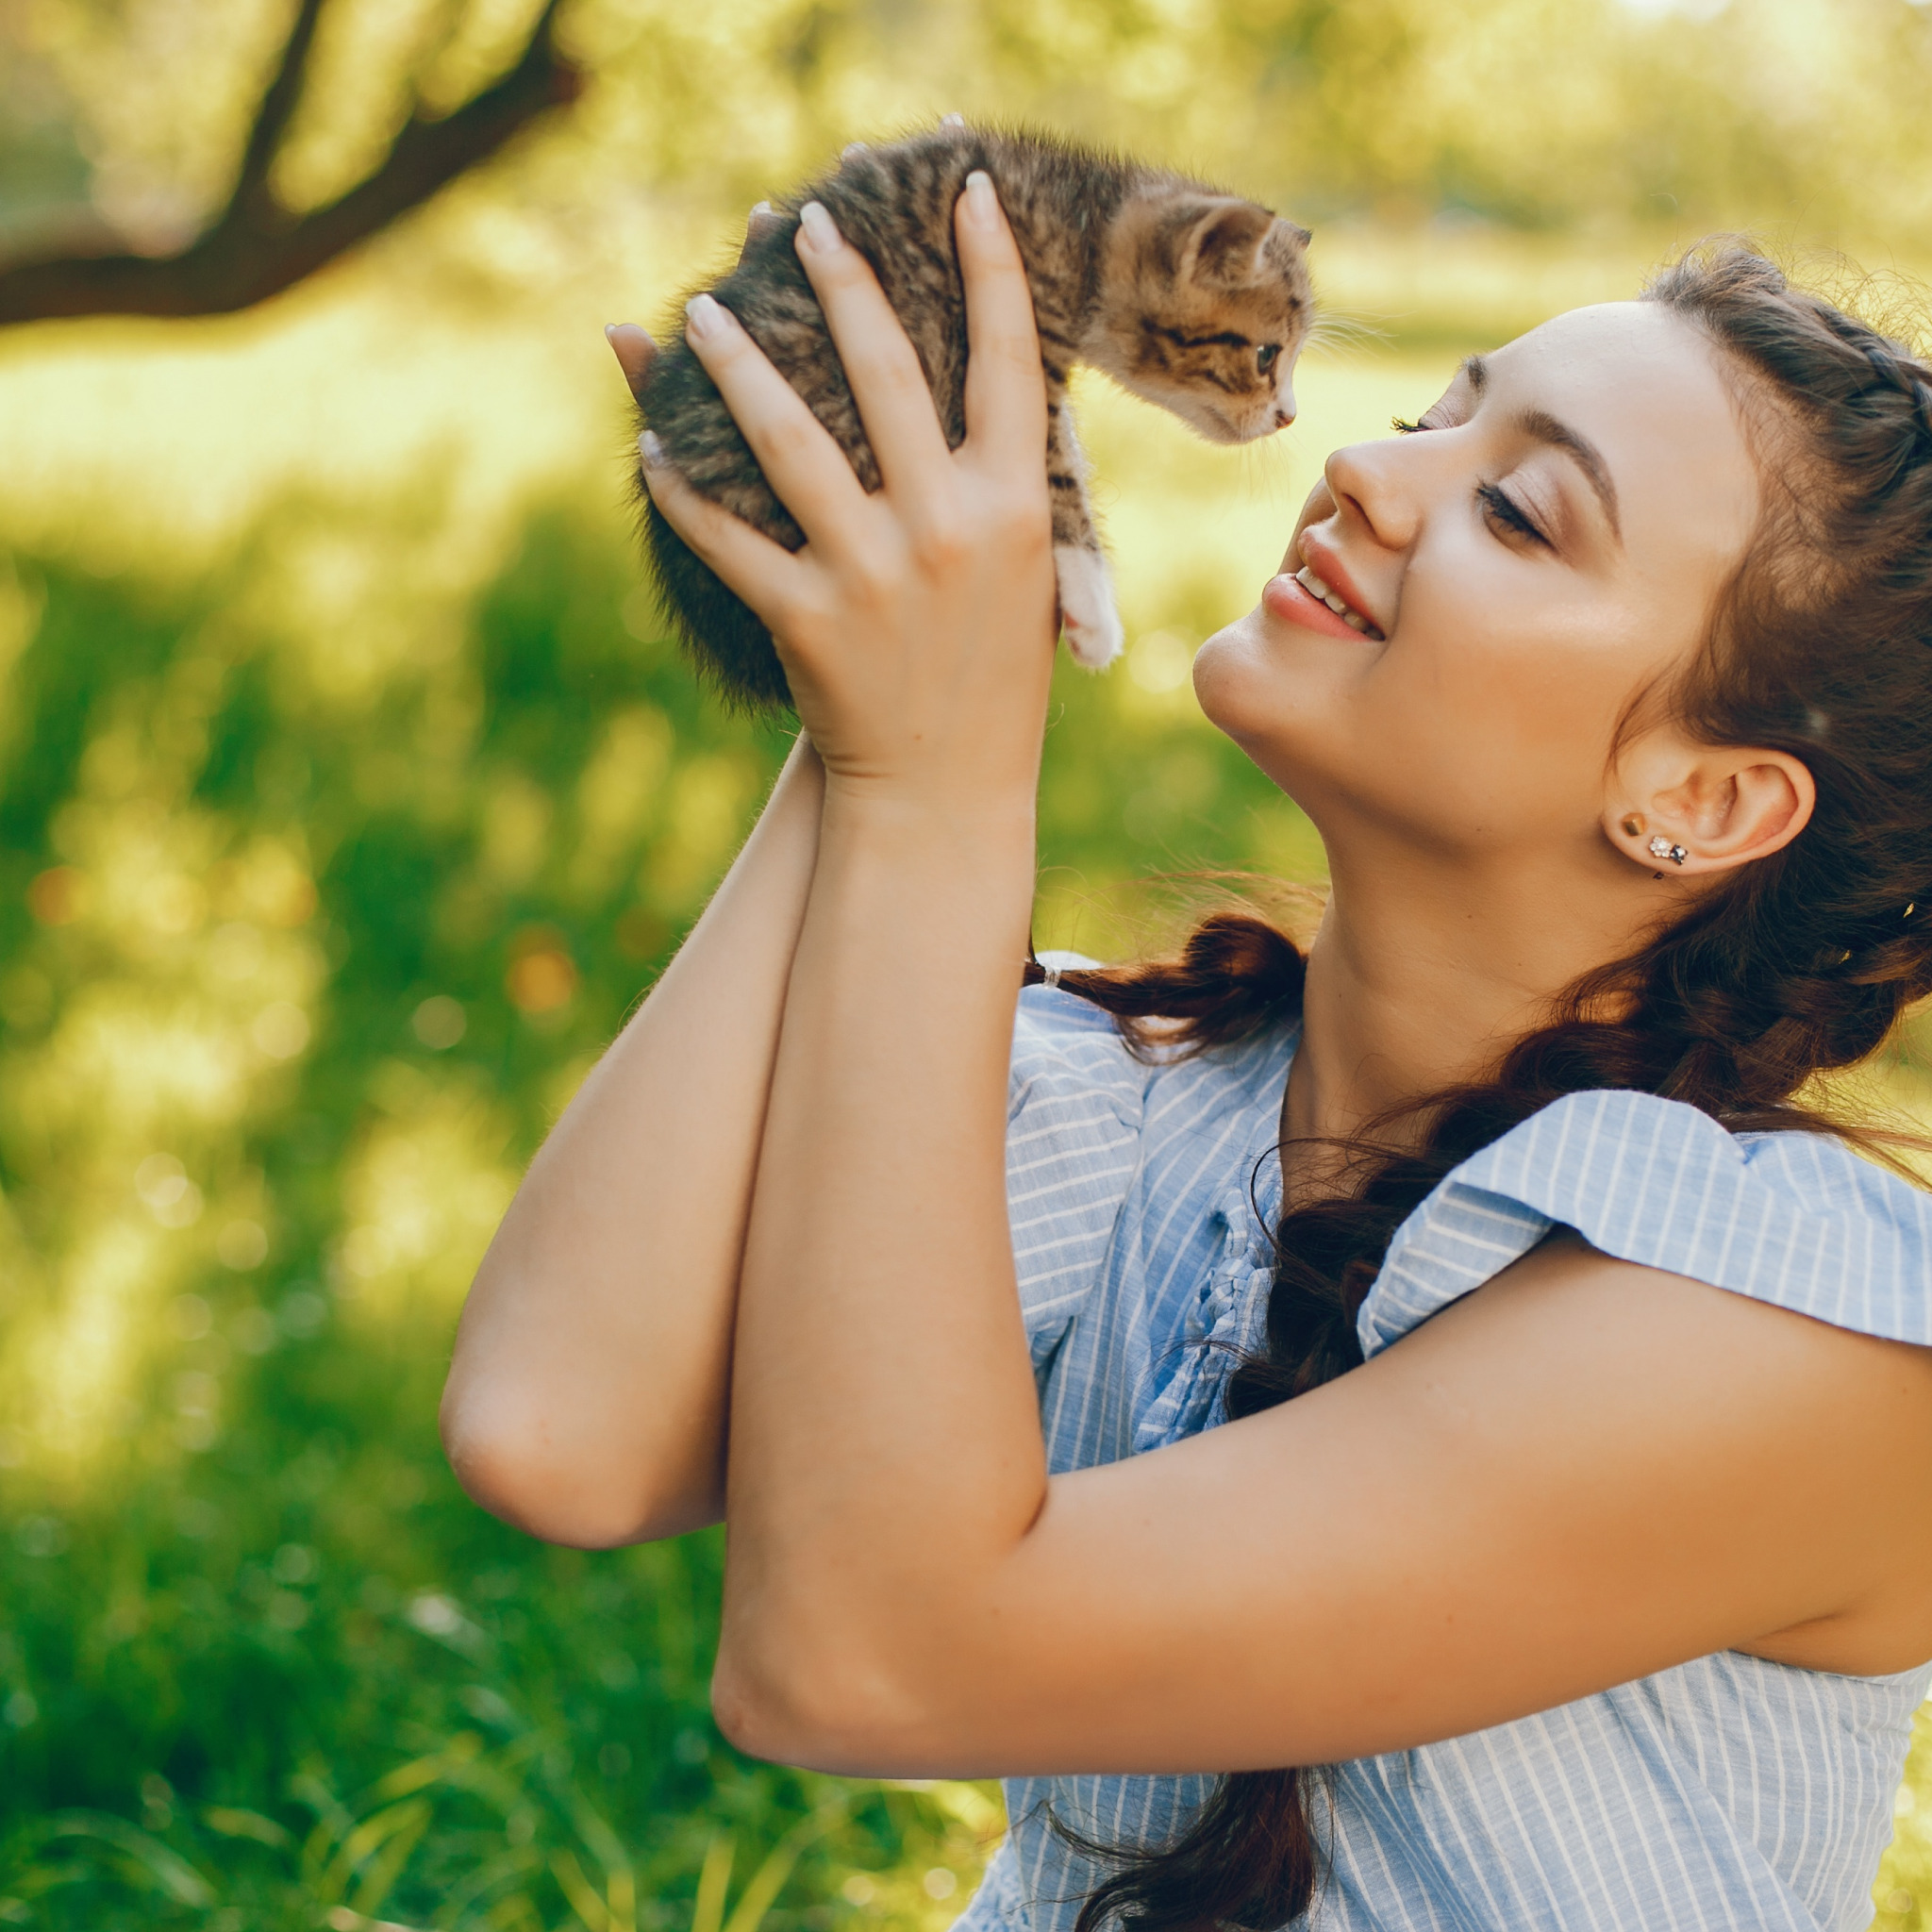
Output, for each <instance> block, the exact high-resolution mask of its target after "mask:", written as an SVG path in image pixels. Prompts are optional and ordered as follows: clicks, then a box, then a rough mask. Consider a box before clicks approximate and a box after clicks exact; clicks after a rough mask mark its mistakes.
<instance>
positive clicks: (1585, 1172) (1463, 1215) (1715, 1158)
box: [1359, 1091, 1932, 1354]
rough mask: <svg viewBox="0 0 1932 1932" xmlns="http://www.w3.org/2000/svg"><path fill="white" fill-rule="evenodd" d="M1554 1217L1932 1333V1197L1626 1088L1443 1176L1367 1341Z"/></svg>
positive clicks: (1890, 1331) (1529, 1123)
mask: <svg viewBox="0 0 1932 1932" xmlns="http://www.w3.org/2000/svg"><path fill="white" fill-rule="evenodd" d="M1555 1226H1568V1227H1574V1228H1575V1229H1576V1231H1577V1232H1578V1233H1579V1234H1581V1235H1582V1236H1583V1238H1584V1239H1585V1240H1586V1241H1589V1242H1590V1243H1591V1246H1592V1247H1594V1248H1596V1249H1598V1250H1599V1251H1600V1252H1602V1253H1604V1254H1607V1255H1611V1256H1614V1257H1617V1258H1618V1259H1620V1260H1626V1261H1633V1262H1636V1263H1639V1264H1640V1265H1641V1266H1644V1267H1649V1268H1657V1269H1663V1270H1666V1271H1668V1272H1669V1273H1671V1274H1684V1275H1689V1276H1690V1277H1691V1278H1692V1279H1693V1280H1697V1281H1706V1282H1708V1283H1710V1284H1711V1286H1713V1287H1716V1288H1724V1289H1728V1290H1731V1291H1734V1292H1737V1293H1740V1294H1745V1295H1749V1296H1751V1297H1752V1298H1753V1299H1755V1300H1758V1301H1764V1302H1770V1303H1773V1304H1775V1305H1776V1306H1778V1307H1787V1308H1790V1309H1793V1310H1795V1311H1796V1312H1798V1313H1801V1314H1806V1315H1810V1316H1813V1317H1815V1318H1816V1319H1818V1320H1820V1321H1824V1322H1830V1323H1832V1324H1836V1325H1838V1326H1840V1327H1846V1328H1855V1329H1858V1330H1860V1331H1862V1332H1864V1333H1867V1334H1872V1335H1881V1336H1885V1337H1887V1338H1889V1339H1890V1340H1893V1341H1911V1342H1917V1343H1921V1344H1932V1196H1928V1195H1926V1194H1924V1193H1923V1192H1921V1191H1919V1190H1918V1189H1916V1188H1914V1187H1913V1186H1912V1185H1911V1184H1910V1183H1908V1182H1907V1181H1906V1180H1903V1179H1902V1178H1900V1177H1899V1176H1898V1175H1897V1174H1890V1173H1888V1172H1887V1171H1886V1170H1885V1169H1883V1168H1881V1167H1878V1166H1876V1165H1875V1164H1874V1162H1872V1161H1870V1160H1868V1159H1866V1158H1863V1157H1862V1156H1860V1155H1859V1154H1857V1152H1855V1151H1854V1150H1853V1149H1852V1147H1850V1146H1849V1145H1848V1144H1847V1143H1846V1142H1844V1141H1840V1140H1838V1139H1836V1138H1834V1137H1832V1136H1830V1135H1826V1134H1818V1133H1804V1132H1791V1133H1769V1134H1741V1135H1734V1134H1732V1133H1730V1132H1728V1131H1727V1130H1726V1129H1725V1128H1724V1127H1723V1126H1722V1125H1720V1124H1718V1122H1716V1121H1715V1120H1713V1119H1712V1118H1711V1117H1710V1116H1709V1115H1708V1114H1706V1113H1704V1112H1701V1111H1700V1110H1699V1109H1698V1108H1693V1107H1689V1106H1686V1105H1685V1104H1684V1103H1682V1102H1681V1101H1674V1100H1665V1099H1661V1098H1659V1097H1658V1096H1657V1095H1656V1094H1653V1093H1637V1092H1630V1091H1591V1092H1584V1093H1571V1094H1566V1095H1564V1096H1563V1098H1561V1099H1560V1100H1557V1101H1554V1102H1553V1103H1552V1104H1551V1105H1550V1106H1548V1107H1546V1108H1543V1109H1542V1110H1541V1112H1539V1113H1536V1114H1533V1115H1531V1117H1530V1118H1529V1119H1528V1120H1526V1121H1524V1122H1523V1123H1522V1124H1520V1125H1518V1126H1516V1127H1514V1128H1512V1129H1511V1130H1510V1131H1509V1132H1508V1133H1507V1134H1505V1135H1503V1136H1502V1137H1501V1138H1500V1139H1499V1140H1497V1141H1492V1142H1491V1144H1490V1145H1489V1146H1488V1147H1485V1148H1484V1149H1482V1151H1481V1152H1480V1153H1478V1154H1475V1155H1474V1156H1472V1157H1471V1158H1469V1159H1468V1160H1466V1161H1464V1162H1463V1163H1462V1164H1461V1166H1459V1167H1458V1168H1457V1169H1456V1170H1455V1171H1454V1172H1453V1173H1451V1174H1449V1175H1448V1176H1447V1177H1446V1178H1445V1179H1444V1180H1443V1181H1442V1182H1441V1185H1440V1186H1438V1187H1437V1189H1436V1190H1435V1191H1434V1192H1433V1193H1431V1194H1430V1195H1429V1197H1428V1199H1427V1200H1425V1201H1424V1203H1423V1204H1422V1206H1421V1207H1419V1208H1417V1209H1416V1210H1415V1212H1414V1213H1412V1214H1411V1215H1410V1216H1409V1217H1408V1219H1407V1221H1406V1222H1405V1223H1404V1224H1402V1226H1401V1227H1400V1228H1398V1229H1397V1231H1396V1234H1395V1237H1394V1239H1393V1240H1392V1241H1391V1242H1390V1244H1389V1253H1388V1256H1387V1257H1386V1258H1385V1260H1384V1262H1383V1266H1382V1270H1381V1273H1380V1274H1379V1275H1378V1276H1377V1278H1376V1281H1375V1284H1374V1288H1373V1289H1372V1290H1371V1291H1370V1294H1369V1297H1368V1300H1367V1301H1366V1302H1364V1304H1363V1306H1362V1309H1361V1315H1360V1320H1359V1332H1360V1337H1361V1341H1362V1347H1363V1350H1364V1352H1365V1353H1368V1354H1374V1352H1375V1350H1376V1349H1379V1348H1382V1347H1386V1346H1387V1345H1388V1343H1389V1342H1391V1341H1394V1340H1395V1338H1396V1337H1397V1336H1399V1335H1402V1334H1405V1333H1407V1330H1408V1329H1410V1328H1412V1327H1414V1326H1415V1325H1416V1324H1418V1323H1420V1322H1422V1321H1424V1320H1425V1319H1426V1318H1427V1317H1428V1316H1429V1315H1431V1314H1433V1313H1435V1312H1436V1311H1437V1309H1439V1308H1441V1307H1444V1306H1446V1304H1447V1303H1449V1302H1451V1301H1453V1300H1455V1299H1456V1298H1457V1296H1458V1295H1462V1294H1466V1293H1468V1292H1469V1291H1471V1290H1472V1289H1474V1288H1477V1287H1480V1286H1481V1284H1482V1283H1483V1282H1485V1281H1487V1280H1489V1279H1490V1277H1491V1275H1493V1274H1497V1273H1499V1272H1500V1271H1501V1270H1502V1269H1504V1268H1506V1267H1507V1266H1508V1264H1509V1263H1510V1262H1511V1261H1513V1260H1515V1259H1517V1258H1518V1257H1520V1256H1522V1255H1524V1254H1525V1253H1527V1252H1528V1250H1529V1249H1530V1248H1532V1247H1534V1246H1535V1245H1536V1243H1537V1242H1538V1241H1541V1239H1542V1238H1543V1236H1544V1235H1545V1234H1547V1233H1548V1232H1549V1230H1550V1229H1551V1228H1552V1227H1555Z"/></svg>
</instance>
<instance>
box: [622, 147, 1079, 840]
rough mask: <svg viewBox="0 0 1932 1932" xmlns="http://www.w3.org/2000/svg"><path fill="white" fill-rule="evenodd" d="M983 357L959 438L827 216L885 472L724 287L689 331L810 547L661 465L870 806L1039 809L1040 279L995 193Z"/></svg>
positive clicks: (824, 281) (692, 318) (960, 214)
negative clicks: (854, 445) (872, 479)
mask: <svg viewBox="0 0 1932 1932" xmlns="http://www.w3.org/2000/svg"><path fill="white" fill-rule="evenodd" d="M955 226H956V234H957V238H958V252H959V263H960V269H961V272H962V274H963V275H964V278H965V284H966V304H967V316H968V341H969V344H970V351H971V361H970V364H969V367H968V372H967V381H966V440H965V441H964V442H963V443H962V444H961V445H960V446H959V448H958V450H949V449H948V448H947V447H946V442H945V436H944V433H943V431H942V430H941V426H940V423H939V418H938V415H937V413H936V412H935V410H934V408H933V404H932V398H931V394H930V392H929V391H928V390H927V388H926V384H925V377H924V373H923V371H922V370H921V367H920V363H919V358H918V356H917V355H916V354H915V352H914V350H913V348H912V344H911V343H910V342H909V341H908V340H907V337H906V333H905V331H904V330H903V329H902V328H901V327H900V325H899V322H898V318H897V317H896V316H895V315H894V314H893V312H892V310H891V306H890V305H889V304H888V302H887V301H886V298H885V296H884V294H883V292H882V291H880V289H879V286H878V283H877V280H876V279H875V278H874V275H873V273H872V270H871V268H870V267H869V266H868V265H867V263H866V261H865V260H864V258H863V257H861V256H860V255H859V253H858V250H857V249H855V248H853V247H851V246H850V245H848V244H847V243H846V242H844V241H843V240H842V239H841V237H840V235H839V233H838V231H837V229H836V228H835V227H834V226H833V224H832V220H831V217H830V216H829V215H828V214H827V213H826V212H825V211H824V209H823V208H819V207H818V206H817V205H816V204H813V205H812V206H811V207H809V208H807V209H806V210H805V218H804V223H803V225H802V226H801V228H800V230H799V237H798V253H799V258H800V260H801V261H802V262H803V263H804V265H805V269H806V273H807V274H808V275H809V276H810V278H811V283H812V287H813V289H814V290H815V291H817V294H818V297H819V301H820V303H821V304H822V305H823V307H824V312H825V318H826V321H827V323H828V324H829V325H830V327H831V331H832V336H833V340H834V341H836V342H837V344H838V347H839V351H840V354H841V357H842V358H843V359H844V363H845V369H846V374H847V377H848V379H849V380H850V382H851V385H852V391H853V394H854V397H855V398H856V400H857V402H858V409H859V414H860V417H861V419H862V421H863V422H864V425H865V431H866V435H867V437H868V438H869V439H870V441H871V443H872V446H873V450H874V454H875V455H876V457H877V458H878V463H879V469H880V472H881V475H882V476H883V478H884V487H883V488H882V489H881V490H880V491H878V492H877V493H876V494H875V495H868V494H867V493H866V491H864V489H863V488H862V487H861V486H860V484H859V482H858V477H857V476H856V475H854V474H853V471H852V466H851V465H850V463H849V462H848V461H847V460H846V458H845V456H844V453H843V452H842V451H841V449H840V447H839V445H838V444H837V443H836V442H835V441H833V440H832V438H831V436H830V435H829V434H828V433H827V432H826V431H825V429H824V427H823V426H822V425H820V423H819V422H818V420H817V419H816V418H815V417H814V416H813V415H812V413H811V411H810V410H809V409H808V408H807V407H806V405H805V404H804V403H803V402H802V401H801V400H800V399H799V397H798V395H797V394H796V392H795V391H793V390H792V388H791V385H790V384H789V383H788V382H787V381H786V380H785V378H784V377H783V376H782V375H779V374H778V372H777V371H776V370H775V369H774V367H773V366H772V364H771V363H770V362H769V361H768V360H767V359H766V358H765V357H764V355H763V353H762V352H761V351H760V350H759V349H758V345H757V343H755V342H754V341H752V339H751V337H750V336H749V335H748V334H746V332H745V330H744V329H743V328H742V327H741V325H740V324H739V323H738V321H737V320H736V318H734V317H733V316H732V315H731V313H730V312H729V311H728V310H727V309H726V308H724V306H723V305H722V304H720V303H718V302H716V301H714V300H713V299H712V298H710V297H709V296H699V297H698V298H697V299H696V300H695V301H694V302H693V303H692V304H691V308H690V311H689V319H688V325H687V329H686V337H687V340H688V341H690V343H691V347H692V349H693V350H694V351H695V352H696V354H697V356H698V358H699V359H700V360H701V361H702V362H703V363H704V366H705V368H706V369H707V371H708V373H709V374H710V375H711V378H712V380H713V381H714V382H716V383H717V385H718V388H719V390H720V391H721V392H722V394H723V395H724V399H725V401H726V402H727V403H728V404H729V406H730V408H731V411H732V414H733V415H734V416H735V417H736V418H737V419H738V423H739V426H740V427H741V429H742V430H743V432H744V435H745V439H746V441H748V442H749V443H750V444H751V447H752V449H753V451H754V452H755V453H756V455H757V457H758V461H759V464H760V465H761V466H762V468H763V470H764V473H765V475H766V477H767V478H768V480H769V481H770V482H771V485H772V487H773V489H774V491H776V492H777V493H778V495H779V496H780V498H782V499H783V501H784V503H785V505H786V507H787V508H789V509H790V510H791V513H792V515H793V516H794V517H796V518H797V520H798V523H799V525H800V527H801V528H802V529H803V530H804V531H805V534H806V545H805V548H804V549H803V550H801V551H799V552H798V553H796V554H795V555H794V554H792V553H791V552H789V551H787V550H785V549H784V548H783V547H782V546H781V545H779V544H777V543H774V541H771V539H769V538H767V537H765V536H763V535H762V534H760V533H759V532H758V531H756V530H754V529H752V528H751V526H750V525H747V524H744V523H742V522H741V521H740V520H738V519H737V518H735V517H733V516H731V515H730V514H728V513H727V512H726V511H724V510H723V509H721V508H718V507H717V506H716V505H715V504H712V503H710V502H709V501H708V500H707V499H705V498H703V497H701V496H699V495H698V494H697V493H696V492H695V491H693V490H691V488H690V486H689V485H687V484H686V483H685V482H684V480H683V479H682V478H681V477H680V476H679V475H677V474H676V472H675V471H674V470H672V469H671V468H669V467H668V466H667V465H665V464H664V463H662V462H661V461H654V460H653V458H654V457H655V455H656V446H655V443H654V442H653V441H652V440H651V439H650V438H649V437H648V436H647V437H646V438H645V439H644V441H643V448H644V456H645V465H646V467H645V473H644V474H645V482H646V484H647V485H648V487H649V489H650V491H651V494H652V496H653V498H654V499H655V500H656V502H657V504H658V508H660V509H661V510H662V511H663V512H664V514H665V516H666V517H667V518H669V520H670V521H671V523H672V524H673V525H674V526H675V528H676V529H677V531H678V533H679V535H681V536H682V537H683V538H684V540H685V541H686V542H687V543H689V544H690V545H691V548H692V549H693V550H695V551H696V552H697V554H698V555H699V556H700V557H702V558H704V560H705V561H706V562H707V563H708V564H709V565H710V566H711V568H712V569H713V570H715V571H716V572H717V573H718V575H720V576H721V577H723V578H724V581H725V582H726V583H728V584H729V585H730V586H731V588H732V589H733V590H735V591H737V592H738V594H739V595H740V596H741V597H742V598H743V599H744V600H745V602H746V603H747V604H749V605H750V606H751V608H753V609H754V610H756V611H757V612H758V615H759V616H760V617H761V618H762V619H763V620H764V622H765V624H766V625H767V626H768V627H769V628H770V630H771V632H772V635H773V638H774V641H775V642H776V644H777V648H778V653H779V656H780V658H782V660H783V662H784V665H785V670H786V675H787V676H788V677H789V678H790V679H791V691H792V697H793V700H794V702H795V703H796V705H797V707H798V713H799V717H800V719H801V720H802V722H803V723H804V724H805V727H806V729H807V731H808V733H809V735H810V737H811V740H812V742H813V743H814V744H815V745H816V746H817V747H818V750H819V753H820V756H821V757H822V758H824V764H825V769H826V774H827V778H828V782H829V783H830V784H831V785H832V786H833V787H835V788H841V789H843V790H846V791H852V792H854V793H862V794H867V795H883V796H886V797H890V798H895V799H900V800H904V801H907V802H916V803H926V804H936V805H940V806H941V807H943V808H946V809H947V810H949V811H957V810H958V809H960V808H969V809H972V808H979V807H984V806H990V807H992V808H999V807H1001V806H1019V807H1022V808H1024V810H1026V811H1029V812H1030V810H1031V807H1032V795H1033V790H1034V786H1035V783H1036V780H1037V777H1038V768H1039V756H1040V741H1041V730H1042V723H1043V719H1044V715H1045V707H1046V693H1047V686H1048V682H1049V679H1050V677H1051V674H1052V659H1053V644H1054V640H1055V636H1056V631H1057V625H1056V620H1055V587H1054V570H1053V556H1052V539H1051V531H1050V524H1049V516H1048V503H1047V490H1046V474H1045V451H1046V399H1045V387H1044V384H1043V382H1042V379H1041V369H1040V349H1039V342H1038V340H1037V338H1036V335H1035V332H1034V325H1033V303H1032V295H1031V291H1029V289H1028V286H1027V282H1026V275H1025V270H1024V266H1023V264H1022V262H1021V259H1020V253H1019V250H1018V248H1017V247H1016V246H1015V245H1014V242H1013V238H1012V234H1011V231H1010V230H1009V229H1008V226H1007V223H1006V218H1005V216H1004V215H1003V214H1002V213H1001V211H1000V208H999V204H998V201H997V198H996V196H995V194H994V192H993V187H992V183H991V180H990V179H989V178H988V177H987V176H986V175H983V174H974V175H973V176H971V177H970V178H969V181H968V184H967V189H966V192H965V193H964V194H963V195H962V196H961V197H960V200H959V205H958V209H957V211H956V223H955Z"/></svg>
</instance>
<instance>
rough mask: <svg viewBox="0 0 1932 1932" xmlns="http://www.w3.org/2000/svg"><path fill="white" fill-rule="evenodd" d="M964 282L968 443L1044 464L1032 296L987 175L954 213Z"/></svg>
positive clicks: (973, 183) (977, 175) (970, 185)
mask: <svg viewBox="0 0 1932 1932" xmlns="http://www.w3.org/2000/svg"><path fill="white" fill-rule="evenodd" d="M953 230H954V234H955V236H956V237H957V239H958V248H959V273H960V275H961V276H962V277H963V279H964V281H965V284H966V340H967V343H968V345H969V348H970V350H971V354H970V356H969V358H968V359H967V363H966V438H967V441H968V443H969V444H971V445H972V446H973V447H974V449H975V451H978V452H983V453H984V454H986V455H988V456H991V457H992V458H994V459H995V460H996V461H1000V460H1005V459H1008V458H1025V459H1026V460H1029V461H1032V462H1041V461H1043V460H1044V458H1045V450H1046V384H1045V380H1044V378H1043V377H1042V376H1041V371H1040V334H1039V331H1038V329H1037V328H1036V327H1035V326H1034V321H1033V291H1032V288H1031V287H1030V286H1029V284H1028V282H1027V280H1026V265H1025V263H1024V261H1022V260H1021V258H1020V249H1019V244H1018V243H1017V242H1014V240H1013V231H1012V229H1011V228H1009V227H1008V225H1007V218H1006V215H1005V213H1004V212H1003V211H1002V210H1001V208H1000V203H999V196H998V195H997V194H996V193H995V192H993V185H992V180H991V176H990V175H986V174H985V173H984V172H983V171H981V170H979V169H974V172H973V173H972V174H971V175H967V177H966V192H965V193H963V194H962V195H961V196H960V197H959V201H958V208H956V209H955V211H954V220H953Z"/></svg>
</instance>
